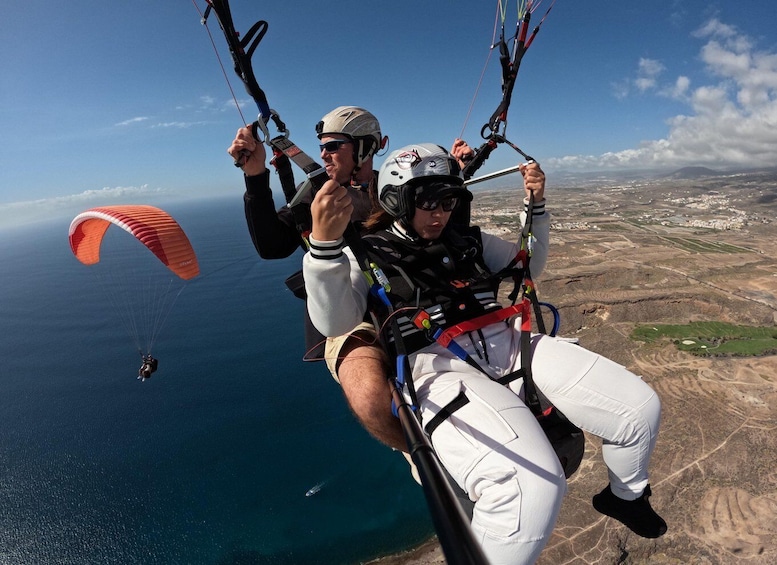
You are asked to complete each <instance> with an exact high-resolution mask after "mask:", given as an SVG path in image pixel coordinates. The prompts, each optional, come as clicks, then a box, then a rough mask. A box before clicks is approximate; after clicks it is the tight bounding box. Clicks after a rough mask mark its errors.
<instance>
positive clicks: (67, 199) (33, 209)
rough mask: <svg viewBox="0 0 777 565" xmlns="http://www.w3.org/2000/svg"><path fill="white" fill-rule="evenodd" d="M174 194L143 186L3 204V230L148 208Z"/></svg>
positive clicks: (0, 221) (0, 222)
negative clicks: (116, 208)
mask: <svg viewBox="0 0 777 565" xmlns="http://www.w3.org/2000/svg"><path fill="white" fill-rule="evenodd" d="M170 194H171V192H170V191H168V190H166V189H162V188H151V187H150V186H148V185H147V184H144V185H141V186H115V187H104V188H101V189H91V190H84V191H83V192H80V193H78V194H70V195H67V196H57V197H54V198H41V199H38V200H26V201H22V202H10V203H6V204H0V227H3V228H6V227H10V226H16V225H21V224H26V223H30V222H35V221H41V220H45V219H47V218H50V217H54V216H62V215H68V214H71V215H74V214H76V213H77V212H79V211H81V210H83V209H86V208H92V207H94V206H104V205H110V204H141V203H142V204H147V203H149V201H150V200H154V199H156V198H158V197H161V196H167V195H170Z"/></svg>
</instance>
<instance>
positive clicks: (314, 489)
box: [305, 482, 324, 496]
mask: <svg viewBox="0 0 777 565" xmlns="http://www.w3.org/2000/svg"><path fill="white" fill-rule="evenodd" d="M323 486H324V483H323V482H320V483H318V484H317V485H314V486H312V487H311V488H310V489H308V492H306V493H305V496H313V495H314V494H316V493H317V492H318V491H320V490H321V488H322V487H323Z"/></svg>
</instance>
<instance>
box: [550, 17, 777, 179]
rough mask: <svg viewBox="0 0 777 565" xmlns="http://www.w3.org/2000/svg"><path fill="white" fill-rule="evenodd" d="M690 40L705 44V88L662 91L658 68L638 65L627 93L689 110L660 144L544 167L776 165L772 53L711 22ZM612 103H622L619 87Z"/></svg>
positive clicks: (776, 58) (679, 85)
mask: <svg viewBox="0 0 777 565" xmlns="http://www.w3.org/2000/svg"><path fill="white" fill-rule="evenodd" d="M693 35H694V37H697V38H699V39H704V40H706V43H705V44H704V45H703V46H702V47H701V50H700V60H701V61H702V62H703V64H704V66H705V70H706V71H707V72H708V73H709V75H710V76H711V77H712V82H710V83H709V84H702V85H699V86H695V87H693V88H692V85H691V81H690V79H689V78H688V77H687V76H679V77H677V78H676V79H674V80H673V81H669V82H667V83H666V84H662V83H661V81H660V77H661V76H662V74H663V73H664V71H665V70H666V68H665V66H664V65H663V64H662V63H661V62H659V61H655V60H652V59H640V61H639V66H638V71H637V78H636V79H634V81H633V83H629V85H630V86H633V87H634V88H637V89H638V90H639V91H640V92H654V93H655V94H656V95H657V96H665V97H671V98H673V99H675V100H681V101H684V102H686V103H687V104H688V105H689V112H688V113H687V114H683V115H677V116H674V117H672V118H670V119H669V120H667V124H668V126H669V133H668V134H667V136H666V138H664V139H658V140H650V141H645V142H643V143H642V144H640V146H639V147H638V148H635V149H628V150H626V151H619V152H614V153H605V154H602V155H573V156H567V157H563V158H559V159H552V160H549V161H550V162H548V165H550V166H553V167H555V168H564V169H596V168H645V167H657V166H660V167H662V168H676V167H681V166H687V165H708V166H712V167H717V168H723V167H738V166H739V167H748V166H749V167H759V166H774V165H775V164H777V53H770V52H764V51H759V50H757V48H756V47H755V45H754V43H753V41H752V40H751V39H750V38H749V37H747V36H746V35H744V34H742V33H740V32H739V31H738V30H737V29H736V28H734V27H732V26H730V25H727V24H724V23H722V22H720V21H719V20H717V19H711V20H709V21H708V22H706V23H705V24H704V25H703V26H702V27H701V28H699V29H698V30H697V31H696V32H695V33H694V34H693ZM616 96H618V97H621V98H622V97H624V96H625V86H624V83H621V84H620V90H619V91H618V92H616Z"/></svg>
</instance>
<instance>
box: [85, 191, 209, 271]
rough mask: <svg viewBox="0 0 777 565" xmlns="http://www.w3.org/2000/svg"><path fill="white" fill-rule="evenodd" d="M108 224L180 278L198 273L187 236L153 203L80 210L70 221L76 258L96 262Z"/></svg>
mask: <svg viewBox="0 0 777 565" xmlns="http://www.w3.org/2000/svg"><path fill="white" fill-rule="evenodd" d="M111 224H112V225H115V226H118V227H120V228H121V229H123V230H125V231H127V232H129V233H130V234H132V235H133V236H134V237H135V238H136V239H137V240H138V241H140V242H141V243H142V244H143V245H145V246H146V247H147V248H148V249H149V250H150V251H151V252H152V253H153V254H154V255H156V256H157V258H159V260H160V261H161V262H162V263H163V264H164V265H166V266H167V268H169V269H170V270H171V271H172V272H174V273H175V274H176V275H178V276H179V277H181V278H182V279H184V280H189V279H191V278H193V277H196V276H197V275H198V274H199V273H200V267H199V265H198V263H197V257H196V256H195V255H194V249H192V246H191V243H189V238H188V237H186V234H185V233H184V232H183V230H182V229H181V226H179V225H178V222H176V221H175V220H174V219H173V218H172V216H170V215H169V214H168V213H167V212H165V211H164V210H160V209H159V208H155V207H153V206H144V205H137V206H135V205H126V206H102V207H99V208H91V209H89V210H87V211H85V212H82V213H80V214H79V215H78V216H76V217H75V218H74V219H73V221H72V222H71V223H70V248H71V249H72V250H73V255H75V256H76V257H77V258H78V260H79V261H81V262H82V263H84V264H85V265H94V264H95V263H98V262H99V261H100V244H101V243H102V240H103V236H104V235H105V232H106V231H107V229H108V228H109V227H110V226H111Z"/></svg>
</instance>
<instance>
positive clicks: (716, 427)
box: [380, 170, 777, 565]
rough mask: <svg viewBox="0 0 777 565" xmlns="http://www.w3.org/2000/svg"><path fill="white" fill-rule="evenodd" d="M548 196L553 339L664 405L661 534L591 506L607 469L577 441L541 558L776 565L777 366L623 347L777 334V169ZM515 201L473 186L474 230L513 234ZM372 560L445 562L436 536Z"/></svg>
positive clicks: (657, 460)
mask: <svg viewBox="0 0 777 565" xmlns="http://www.w3.org/2000/svg"><path fill="white" fill-rule="evenodd" d="M684 173H692V174H684ZM548 192H549V204H548V208H549V210H552V212H553V217H554V220H553V221H554V227H553V230H552V231H551V255H550V261H549V264H548V266H547V268H546V269H545V272H544V273H543V274H542V276H541V277H540V278H539V279H538V280H537V281H536V283H537V286H538V291H539V296H540V299H541V300H544V301H548V302H550V303H552V304H555V305H556V306H557V307H558V308H559V310H560V313H561V320H562V322H561V329H560V332H559V333H560V335H563V336H565V337H577V338H579V340H580V344H581V345H582V346H584V347H586V348H589V349H591V350H594V351H596V352H598V353H601V354H603V355H605V356H607V357H609V358H611V359H614V360H616V361H618V362H620V363H622V364H624V365H626V366H627V367H628V368H630V369H631V370H632V371H634V372H636V373H638V374H640V375H642V376H643V378H644V379H645V381H647V382H648V383H650V384H651V385H652V386H653V387H654V388H655V390H656V391H657V392H658V394H659V395H660V397H661V400H662V402H663V416H662V425H661V432H660V435H659V439H658V443H657V446H656V450H655V452H654V455H653V461H652V464H651V483H652V487H653V497H652V498H651V503H652V504H653V506H654V507H655V508H656V509H657V510H658V511H659V512H660V513H661V515H662V516H663V517H664V518H665V519H666V521H667V523H668V525H669V531H668V533H667V534H666V535H665V536H663V537H662V538H659V539H657V540H647V539H642V538H639V537H638V536H636V535H634V534H632V533H631V532H630V531H629V530H628V529H626V528H625V527H624V526H622V525H621V524H619V523H618V522H616V521H614V520H612V519H609V518H606V517H604V516H602V515H600V514H598V513H597V512H596V511H595V510H594V509H593V508H592V506H591V496H592V495H594V494H596V493H597V492H599V490H601V489H602V487H604V485H606V484H607V474H606V469H605V467H604V465H603V463H602V461H601V455H600V452H599V451H600V444H601V442H600V441H599V440H598V439H597V438H595V437H591V436H587V441H586V455H585V459H584V460H583V464H582V465H581V467H580V470H579V471H578V472H577V473H576V474H575V476H574V477H573V478H572V479H571V480H570V483H569V492H568V494H567V497H566V498H565V501H564V505H563V507H562V511H561V516H560V518H559V521H558V524H557V527H556V529H555V532H554V534H553V536H552V538H551V540H550V542H549V543H548V545H547V547H546V549H545V551H544V552H543V554H542V556H541V558H540V560H539V563H540V564H547V565H558V564H581V565H582V564H588V563H612V564H616V563H627V564H638V563H651V564H670V563H671V564H678V563H691V564H729V563H748V564H752V565H772V564H774V563H777V356H774V355H770V356H762V357H738V358H733V357H709V358H700V357H695V356H693V355H691V354H689V353H682V352H679V351H677V349H676V348H675V346H674V345H673V344H672V343H670V342H669V341H662V342H658V343H653V344H645V343H641V342H637V341H634V340H632V339H631V338H630V334H631V331H632V329H633V328H634V326H635V325H636V324H652V323H672V324H685V323H688V322H691V321H724V322H731V323H735V324H743V325H761V326H764V325H765V326H773V325H775V321H776V320H777V259H776V258H777V223H775V221H774V219H775V211H776V209H777V206H775V201H777V174H775V173H774V172H762V173H748V174H745V173H743V174H738V175H715V174H712V173H711V172H709V171H698V170H692V171H681V172H680V174H676V175H674V176H671V177H666V178H660V179H652V180H651V179H648V178H646V179H644V180H639V181H634V180H631V181H618V180H617V179H612V178H609V179H608V178H598V179H591V180H590V181H588V182H580V181H575V182H572V181H570V182H568V184H566V185H564V186H558V187H551V188H550V189H549V191H548ZM516 204H517V203H516V198H515V192H514V191H512V192H511V191H507V190H501V189H494V190H478V191H476V197H475V203H474V206H473V210H474V217H473V222H475V223H478V224H480V225H483V226H486V228H487V230H488V231H492V232H493V233H501V234H503V235H506V236H507V237H512V236H515V235H517V232H516V229H517V227H516V222H515V217H516V212H517V210H518V206H517V205H516ZM775 331H776V332H777V326H776V327H775ZM525 519H531V517H530V516H527V517H526V518H525ZM380 562H381V563H382V564H385V563H404V564H416V565H421V564H428V563H444V559H443V556H442V554H441V552H440V549H439V547H438V546H437V544H436V543H435V542H434V541H431V542H430V543H429V544H427V545H425V546H424V547H422V548H419V549H418V550H417V551H415V552H410V553H407V554H404V555H402V556H393V557H389V558H384V559H382V560H380Z"/></svg>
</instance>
